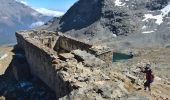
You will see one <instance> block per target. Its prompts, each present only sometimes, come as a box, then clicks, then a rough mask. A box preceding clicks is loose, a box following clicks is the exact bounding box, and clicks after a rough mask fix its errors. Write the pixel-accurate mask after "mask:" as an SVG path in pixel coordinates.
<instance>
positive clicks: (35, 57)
mask: <svg viewBox="0 0 170 100" xmlns="http://www.w3.org/2000/svg"><path fill="white" fill-rule="evenodd" d="M16 37H17V42H18V46H19V47H20V48H22V49H23V50H24V52H25V56H26V59H27V62H28V64H29V66H30V70H31V73H32V74H33V75H36V76H37V77H39V78H40V79H41V80H42V81H43V82H44V83H46V84H47V85H48V86H49V87H50V88H51V89H52V90H53V91H55V93H56V96H57V98H63V97H68V95H69V94H70V93H71V92H72V91H73V90H76V89H79V88H80V87H82V88H85V86H86V85H87V81H96V80H97V78H96V79H95V76H93V68H98V67H107V66H108V64H107V63H105V61H107V60H108V59H111V57H112V52H111V50H110V49H109V48H108V47H106V46H95V45H91V44H88V43H85V42H81V41H80V40H77V39H74V38H72V37H70V36H67V35H64V34H62V33H59V32H49V31H36V30H30V31H19V32H16ZM97 75H99V74H96V77H97ZM92 76H93V78H92ZM102 77H105V78H106V79H109V78H108V77H107V76H105V75H104V74H103V75H102Z"/></svg>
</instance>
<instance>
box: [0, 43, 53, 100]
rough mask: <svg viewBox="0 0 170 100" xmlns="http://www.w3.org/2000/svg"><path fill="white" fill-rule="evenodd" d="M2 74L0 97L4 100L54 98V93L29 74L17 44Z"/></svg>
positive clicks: (44, 99)
mask: <svg viewBox="0 0 170 100" xmlns="http://www.w3.org/2000/svg"><path fill="white" fill-rule="evenodd" d="M12 52H13V53H14V55H13V59H12V61H11V63H10V64H9V66H8V68H7V70H6V71H5V74H4V75H1V76H0V97H1V96H3V97H4V98H5V100H55V99H56V95H55V93H54V92H53V91H52V90H51V89H50V88H49V87H48V86H47V85H46V84H44V83H43V82H42V81H41V80H40V79H38V78H37V77H35V76H33V75H31V73H30V70H29V65H28V63H27V61H26V58H25V55H24V52H23V51H22V50H21V49H19V48H18V47H17V46H15V47H14V49H13V50H12Z"/></svg>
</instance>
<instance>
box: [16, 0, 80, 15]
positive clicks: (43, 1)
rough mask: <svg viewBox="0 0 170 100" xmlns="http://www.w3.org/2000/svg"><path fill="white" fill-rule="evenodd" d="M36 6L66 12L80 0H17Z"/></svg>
mask: <svg viewBox="0 0 170 100" xmlns="http://www.w3.org/2000/svg"><path fill="white" fill-rule="evenodd" d="M17 1H20V2H22V3H25V4H27V5H29V6H31V7H34V8H46V9H50V10H57V11H61V12H66V11H67V10H68V9H69V8H70V7H71V6H72V5H73V4H74V3H75V2H76V1H78V0H17Z"/></svg>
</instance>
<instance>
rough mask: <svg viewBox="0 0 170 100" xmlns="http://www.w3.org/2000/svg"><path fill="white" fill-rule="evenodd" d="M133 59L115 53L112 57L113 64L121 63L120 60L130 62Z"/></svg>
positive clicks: (123, 54) (129, 56) (126, 55)
mask: <svg viewBox="0 0 170 100" xmlns="http://www.w3.org/2000/svg"><path fill="white" fill-rule="evenodd" d="M131 58H133V57H132V56H131V55H130V54H126V53H121V52H114V53H113V56H112V59H113V62H116V61H120V60H128V59H131Z"/></svg>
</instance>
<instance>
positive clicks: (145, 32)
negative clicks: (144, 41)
mask: <svg viewBox="0 0 170 100" xmlns="http://www.w3.org/2000/svg"><path fill="white" fill-rule="evenodd" d="M153 32H155V31H153V30H152V31H144V32H142V33H143V34H148V33H153Z"/></svg>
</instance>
